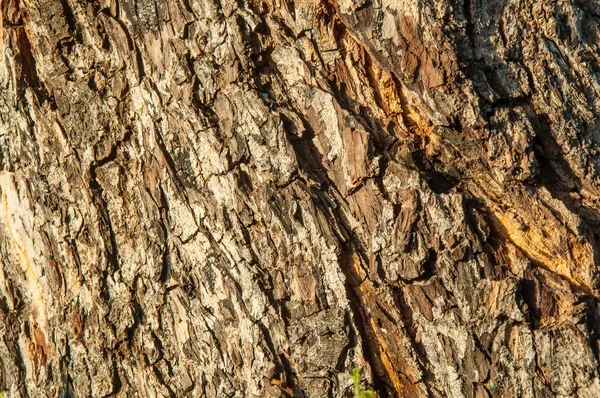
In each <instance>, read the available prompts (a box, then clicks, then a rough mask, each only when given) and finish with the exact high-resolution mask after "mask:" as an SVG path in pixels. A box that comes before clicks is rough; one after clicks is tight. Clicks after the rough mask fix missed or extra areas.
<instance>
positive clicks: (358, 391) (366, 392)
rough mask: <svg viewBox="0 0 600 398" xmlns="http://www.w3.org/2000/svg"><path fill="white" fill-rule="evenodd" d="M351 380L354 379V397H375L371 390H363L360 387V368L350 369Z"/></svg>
mask: <svg viewBox="0 0 600 398" xmlns="http://www.w3.org/2000/svg"><path fill="white" fill-rule="evenodd" d="M352 380H354V391H355V392H356V398H377V395H375V393H374V392H373V391H371V390H363V389H361V388H360V369H358V368H355V369H354V370H352Z"/></svg>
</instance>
